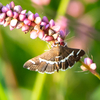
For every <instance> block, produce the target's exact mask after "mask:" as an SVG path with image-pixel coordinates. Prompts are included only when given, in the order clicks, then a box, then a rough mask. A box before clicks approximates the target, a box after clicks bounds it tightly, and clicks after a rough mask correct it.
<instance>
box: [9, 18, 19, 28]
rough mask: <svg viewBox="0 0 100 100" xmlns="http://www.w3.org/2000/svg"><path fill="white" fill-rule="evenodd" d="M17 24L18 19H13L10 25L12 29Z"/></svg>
mask: <svg viewBox="0 0 100 100" xmlns="http://www.w3.org/2000/svg"><path fill="white" fill-rule="evenodd" d="M17 22H18V20H17V19H12V20H11V22H10V25H11V26H12V27H16V25H17Z"/></svg>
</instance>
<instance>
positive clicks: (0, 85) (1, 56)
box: [0, 0, 100, 100]
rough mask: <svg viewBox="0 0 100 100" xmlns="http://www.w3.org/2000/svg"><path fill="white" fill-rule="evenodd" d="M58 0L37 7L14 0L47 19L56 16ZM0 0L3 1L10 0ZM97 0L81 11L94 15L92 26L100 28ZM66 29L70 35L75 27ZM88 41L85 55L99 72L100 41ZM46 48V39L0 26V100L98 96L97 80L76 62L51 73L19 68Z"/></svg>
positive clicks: (97, 98) (79, 99) (85, 99)
mask: <svg viewBox="0 0 100 100" xmlns="http://www.w3.org/2000/svg"><path fill="white" fill-rule="evenodd" d="M61 1H63V0H61ZM61 1H60V0H55V1H54V0H51V3H50V5H48V6H45V7H44V10H41V9H36V8H34V7H33V6H32V3H31V1H30V0H14V2H15V4H16V5H21V6H22V8H23V9H27V11H29V10H30V11H32V12H33V13H36V12H37V13H38V12H39V14H40V16H44V15H46V16H47V17H48V18H49V19H52V18H56V14H58V13H60V12H57V11H59V10H58V9H60V11H61V9H62V8H61V7H60V8H59V5H60V3H61ZM65 1H66V0H65ZM68 1H69V0H68ZM0 2H1V3H2V4H3V5H6V4H8V3H9V2H10V0H1V1H0ZM98 2H99V1H98ZM98 2H96V3H94V4H91V5H90V4H86V5H84V7H85V14H89V15H90V16H92V15H94V16H92V17H93V20H94V24H93V27H96V29H97V30H100V24H99V23H100V14H99V11H100V10H99V9H100V7H98ZM67 3H68V2H67ZM66 5H67V4H66ZM63 8H64V7H63ZM91 8H92V9H91ZM73 9H74V8H73ZM96 9H97V10H96ZM48 11H50V12H48ZM63 13H66V12H63ZM85 14H84V15H85ZM98 14H99V17H98V16H97V15H98ZM57 16H58V15H57ZM77 20H78V19H76V21H77ZM70 31H71V33H72V34H71V33H70V35H69V36H68V37H70V36H71V37H72V36H73V35H74V34H73V33H74V31H75V30H73V29H72V28H70ZM99 34H100V33H99ZM94 37H95V36H94ZM91 42H92V46H91V48H89V47H87V48H88V49H89V56H91V55H93V59H94V61H95V63H97V71H98V72H99V73H100V41H97V40H96V38H95V39H94V40H93V41H91ZM88 45H89V44H88ZM46 49H47V43H45V42H44V41H41V40H40V39H39V38H37V39H35V40H32V39H30V34H29V33H27V34H24V33H23V32H22V31H21V30H17V29H14V30H13V31H10V29H9V27H3V26H0V100H100V96H99V94H100V81H99V80H98V79H97V78H96V77H95V76H94V75H92V74H91V73H90V72H79V71H80V68H79V67H80V64H79V63H76V64H75V65H74V67H73V68H71V69H68V70H66V71H64V72H61V71H60V72H59V73H57V72H55V73H54V74H52V75H51V74H50V75H48V74H40V73H38V72H32V71H29V70H27V69H24V68H23V64H24V63H25V62H26V61H27V60H28V59H30V58H32V57H35V56H37V55H40V54H42V53H43V52H44V50H46Z"/></svg>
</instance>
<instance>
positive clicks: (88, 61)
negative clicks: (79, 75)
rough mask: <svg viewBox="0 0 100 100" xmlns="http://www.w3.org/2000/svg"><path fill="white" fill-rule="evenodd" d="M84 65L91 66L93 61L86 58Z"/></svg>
mask: <svg viewBox="0 0 100 100" xmlns="http://www.w3.org/2000/svg"><path fill="white" fill-rule="evenodd" d="M84 63H85V64H86V65H88V66H90V65H91V64H92V63H93V61H92V60H91V59H90V58H85V59H84Z"/></svg>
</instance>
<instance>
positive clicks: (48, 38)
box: [44, 36, 54, 42]
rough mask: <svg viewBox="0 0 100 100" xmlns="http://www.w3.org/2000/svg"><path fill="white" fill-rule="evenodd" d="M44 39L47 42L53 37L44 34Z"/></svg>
mask: <svg viewBox="0 0 100 100" xmlns="http://www.w3.org/2000/svg"><path fill="white" fill-rule="evenodd" d="M44 40H45V41H47V42H49V41H52V40H54V38H53V37H52V36H46V37H45V39H44Z"/></svg>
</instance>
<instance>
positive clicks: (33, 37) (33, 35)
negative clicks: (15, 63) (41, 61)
mask: <svg viewBox="0 0 100 100" xmlns="http://www.w3.org/2000/svg"><path fill="white" fill-rule="evenodd" d="M37 37H38V32H37V31H35V30H32V31H31V32H30V38H32V39H35V38H37Z"/></svg>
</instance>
